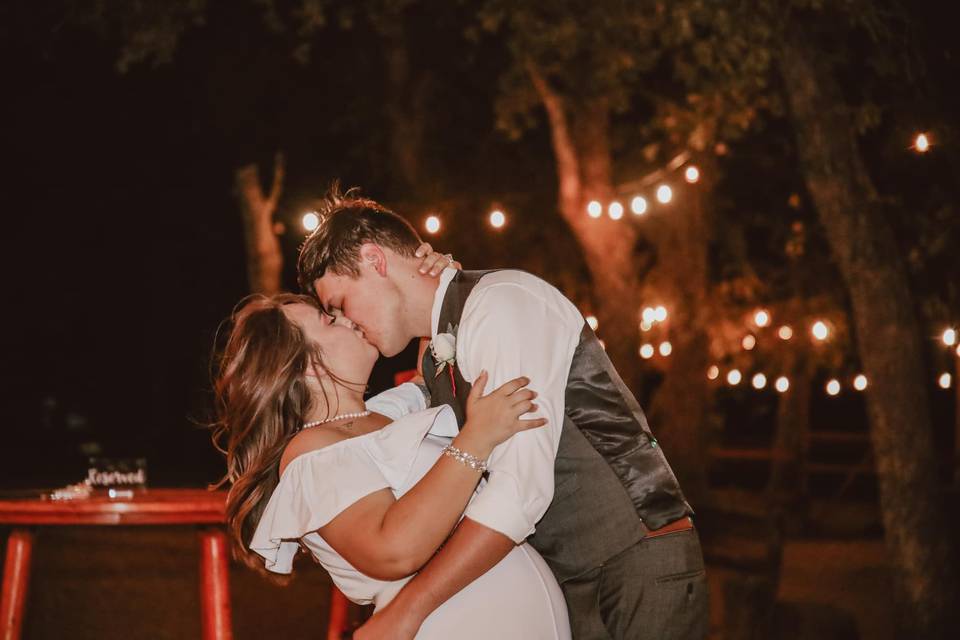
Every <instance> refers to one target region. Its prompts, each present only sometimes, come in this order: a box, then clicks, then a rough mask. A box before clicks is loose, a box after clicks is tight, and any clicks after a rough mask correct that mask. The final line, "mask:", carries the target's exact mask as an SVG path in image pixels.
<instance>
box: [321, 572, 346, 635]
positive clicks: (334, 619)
mask: <svg viewBox="0 0 960 640" xmlns="http://www.w3.org/2000/svg"><path fill="white" fill-rule="evenodd" d="M349 609H350V601H349V600H347V596H345V595H343V592H341V591H340V589H337V585H335V584H331V585H330V622H329V624H328V625H327V640H343V638H344V632H346V631H347V625H348V623H349V619H348V615H347V614H348V613H349Z"/></svg>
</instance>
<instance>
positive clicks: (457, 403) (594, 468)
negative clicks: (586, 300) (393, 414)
mask: <svg viewBox="0 0 960 640" xmlns="http://www.w3.org/2000/svg"><path fill="white" fill-rule="evenodd" d="M488 273H491V272H490V271H461V272H458V274H457V275H456V276H455V277H454V279H453V280H452V281H451V282H450V286H449V288H448V289H447V292H446V295H445V296H444V299H443V306H442V307H441V310H440V323H439V330H440V332H443V331H445V328H446V327H447V325H448V324H450V325H454V326H456V325H459V323H460V316H461V314H462V313H463V307H464V304H465V303H466V301H467V297H468V296H469V295H470V291H472V290H473V287H474V286H476V284H477V282H479V280H480V278H482V277H483V276H485V275H486V274H488ZM435 371H436V367H435V365H434V362H433V358H432V357H430V350H429V349H428V350H427V352H426V354H425V356H424V359H423V372H424V379H425V381H426V383H427V387H428V388H429V390H430V394H431V406H438V405H441V404H449V405H451V406H452V407H453V409H454V411H455V412H456V414H457V422H458V423H459V425H460V426H462V425H463V423H464V418H465V415H464V408H465V407H466V399H467V394H468V393H469V391H470V385H469V384H468V383H467V382H466V381H465V380H464V379H463V377H462V376H461V375H460V371H459V370H458V369H457V368H456V367H454V369H453V372H454V376H455V379H456V395H455V396H454V392H453V389H452V385H451V384H450V377H449V375H448V373H447V372H446V371H444V372H442V373H441V375H440V376H439V377H437V376H436V375H435ZM523 373H524V372H522V371H518V372H517V374H518V375H522V374H523ZM491 390H492V389H488V391H491ZM555 474H556V477H555V481H556V484H555V487H556V488H555V490H554V497H553V502H551V503H550V507H549V508H548V509H547V512H546V514H545V515H544V516H543V518H542V519H541V520H540V522H539V523H537V525H536V533H535V534H534V535H533V536H531V537H530V538H529V540H528V541H529V542H530V544H532V545H533V547H534V548H535V549H536V550H537V551H539V552H540V554H541V555H542V556H543V557H544V559H546V561H547V563H548V564H549V565H550V568H551V569H552V570H553V572H554V573H555V574H556V576H557V579H558V580H559V581H560V582H563V581H564V580H568V579H570V578H573V577H575V576H577V575H579V574H581V573H583V572H585V571H588V570H590V569H592V568H594V567H598V566H600V565H601V564H603V563H604V561H605V560H607V559H608V558H611V557H613V556H614V555H616V554H617V553H619V552H620V551H623V550H624V549H626V548H628V547H630V546H632V545H633V544H635V543H636V542H638V541H639V540H640V539H641V538H642V537H643V536H644V535H645V533H646V532H647V530H653V529H659V528H660V527H662V526H664V525H666V524H669V523H671V522H673V521H674V520H677V519H679V518H681V517H683V516H686V515H690V514H691V513H692V509H691V508H690V505H689V504H687V501H686V500H685V499H684V497H683V493H682V492H681V491H680V487H679V485H678V484H677V480H676V478H675V477H674V475H673V471H672V470H671V469H670V465H669V464H667V460H666V458H665V457H664V455H663V452H662V451H661V450H660V447H659V446H658V445H657V441H656V439H654V437H653V435H652V434H651V433H650V429H649V427H648V426H647V422H646V418H645V417H644V415H643V411H642V409H640V405H639V404H638V403H637V401H636V399H635V398H634V397H633V394H632V393H630V391H629V389H627V387H626V385H624V383H623V381H622V380H621V379H620V376H619V375H618V374H617V372H616V370H614V368H613V365H612V364H611V363H610V359H609V358H608V357H607V354H606V352H605V351H604V350H603V347H602V346H601V345H600V342H599V340H598V339H597V337H596V335H595V334H594V333H593V330H591V329H590V327H589V326H588V325H587V324H586V323H584V326H583V331H582V332H581V334H580V344H579V345H578V346H577V349H576V352H575V353H574V356H573V362H572V364H571V365H570V374H569V377H568V378H567V391H566V410H565V415H564V420H563V429H562V431H561V435H560V444H559V449H558V451H557V460H556V466H555Z"/></svg>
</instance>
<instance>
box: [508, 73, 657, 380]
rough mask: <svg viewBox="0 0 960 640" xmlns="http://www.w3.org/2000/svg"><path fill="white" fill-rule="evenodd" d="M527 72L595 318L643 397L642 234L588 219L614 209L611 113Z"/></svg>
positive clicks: (619, 223)
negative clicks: (570, 100) (573, 101)
mask: <svg viewBox="0 0 960 640" xmlns="http://www.w3.org/2000/svg"><path fill="white" fill-rule="evenodd" d="M527 71H528V73H529V75H530V79H531V81H532V82H533V85H534V87H535V88H536V90H537V93H538V94H539V95H540V98H541V100H542V101H543V105H544V108H545V109H546V111H547V118H548V120H549V122H550V131H551V136H552V142H553V151H554V157H555V159H556V163H557V179H558V183H559V200H560V203H559V204H560V214H561V215H562V216H563V219H564V220H565V221H566V222H567V224H568V225H569V226H570V229H571V230H572V231H573V235H574V237H575V238H576V239H577V242H578V243H579V244H580V246H581V248H582V249H583V252H584V256H585V258H586V262H587V268H588V269H589V270H590V275H591V276H592V279H593V285H594V302H595V304H596V316H597V320H598V321H599V323H600V329H599V332H598V333H599V334H600V336H601V337H602V338H603V341H604V344H605V345H606V348H607V353H608V354H609V355H610V359H611V360H612V361H613V364H614V365H615V366H616V368H617V371H618V372H619V373H620V376H621V377H622V378H623V380H624V382H625V383H626V384H627V386H628V387H630V388H631V389H634V390H636V389H637V384H638V381H639V380H638V378H639V366H638V359H639V358H638V356H637V346H638V345H637V332H638V328H637V327H638V321H637V307H638V305H639V304H640V300H639V297H638V296H639V290H640V286H639V278H638V276H637V267H636V264H635V263H634V257H633V249H634V245H635V244H636V239H637V233H636V230H635V229H634V228H633V226H632V225H631V223H630V221H629V220H625V219H621V220H612V219H610V217H609V216H607V215H603V216H601V217H600V218H591V217H589V216H588V215H587V202H589V201H590V200H591V199H596V200H599V201H600V202H602V203H605V204H606V203H607V202H609V201H610V199H611V197H612V194H613V185H612V181H611V172H610V142H609V118H610V111H609V105H608V104H607V102H606V100H603V99H593V100H590V101H587V102H585V103H583V104H581V105H578V106H577V108H576V109H574V108H571V106H570V105H568V104H566V103H565V101H564V99H563V98H562V97H561V96H560V95H558V94H557V93H555V92H554V91H553V89H552V88H551V87H550V86H549V84H548V83H547V81H546V79H545V78H543V77H542V75H541V74H540V72H539V70H538V69H537V68H536V66H535V65H534V64H533V63H532V62H528V63H527Z"/></svg>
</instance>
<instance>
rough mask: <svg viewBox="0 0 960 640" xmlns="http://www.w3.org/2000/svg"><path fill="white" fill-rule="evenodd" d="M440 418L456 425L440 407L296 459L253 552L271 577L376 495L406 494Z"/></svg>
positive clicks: (258, 531)
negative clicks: (304, 541)
mask: <svg viewBox="0 0 960 640" xmlns="http://www.w3.org/2000/svg"><path fill="white" fill-rule="evenodd" d="M438 416H443V419H444V420H451V419H452V420H454V423H455V422H456V418H455V417H454V415H453V411H452V410H451V409H450V408H449V407H447V406H444V407H437V408H434V409H429V410H427V411H421V412H417V413H414V414H411V415H408V416H406V417H404V418H401V419H400V420H397V421H395V422H392V423H391V424H389V425H387V426H386V427H384V428H383V429H380V430H379V431H375V432H373V433H369V434H366V435H363V436H357V437H354V438H350V439H348V440H342V441H340V442H337V443H335V444H332V445H329V446H327V447H324V448H322V449H318V450H316V451H310V452H307V453H304V454H301V455H299V456H298V457H296V458H294V459H293V461H291V462H290V463H289V464H288V465H287V468H286V469H284V472H283V475H282V476H281V477H280V481H279V483H278V484H277V487H276V488H275V489H274V491H273V495H271V496H270V500H269V501H268V502H267V506H266V508H265V509H264V511H263V515H262V516H261V517H260V521H259V523H258V524H257V528H256V531H254V534H253V538H252V539H251V541H250V545H249V546H250V549H251V550H253V551H255V552H256V553H258V554H260V555H261V556H263V558H264V561H265V566H266V568H267V569H268V570H269V571H273V572H275V573H290V572H291V571H292V569H293V559H294V557H295V556H296V553H297V551H298V550H299V548H300V543H299V540H300V538H301V537H303V536H304V535H306V534H308V533H310V532H313V531H316V530H317V529H319V528H320V527H322V526H324V525H325V524H327V523H328V522H330V521H331V520H333V519H334V518H335V517H336V516H337V515H338V514H339V513H340V512H342V511H343V510H344V509H346V508H347V507H349V506H350V505H352V504H353V503H355V502H356V501H357V500H360V499H361V498H363V497H364V496H367V495H370V494H371V493H373V492H374V491H378V490H380V489H385V488H390V489H392V490H393V491H394V494H395V495H397V494H398V493H399V492H400V491H401V488H402V487H403V485H404V480H405V479H406V478H407V476H408V475H409V474H410V470H411V467H412V466H413V463H414V460H415V459H416V456H417V451H418V449H419V446H420V443H421V441H422V440H423V438H424V437H425V436H426V434H427V433H428V432H429V430H430V428H431V427H432V426H433V425H434V423H435V422H436V421H437V419H438Z"/></svg>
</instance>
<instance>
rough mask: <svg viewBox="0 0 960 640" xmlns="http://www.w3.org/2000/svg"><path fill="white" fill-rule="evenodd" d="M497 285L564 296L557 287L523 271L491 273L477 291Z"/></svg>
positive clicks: (497, 271) (479, 284)
mask: <svg viewBox="0 0 960 640" xmlns="http://www.w3.org/2000/svg"><path fill="white" fill-rule="evenodd" d="M497 285H514V286H516V287H519V288H521V289H530V290H531V291H534V292H539V291H550V292H551V293H555V294H557V295H560V296H563V294H562V293H560V291H559V290H558V289H557V288H556V287H554V286H553V285H552V284H550V283H549V282H547V281H546V280H544V279H543V278H540V277H538V276H535V275H533V274H532V273H527V272H526V271H521V270H520V269H498V270H496V271H490V272H488V273H486V274H484V276H483V277H482V278H480V280H479V282H477V287H476V289H480V290H483V289H486V288H489V287H495V286H497ZM476 289H475V290H476Z"/></svg>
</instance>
